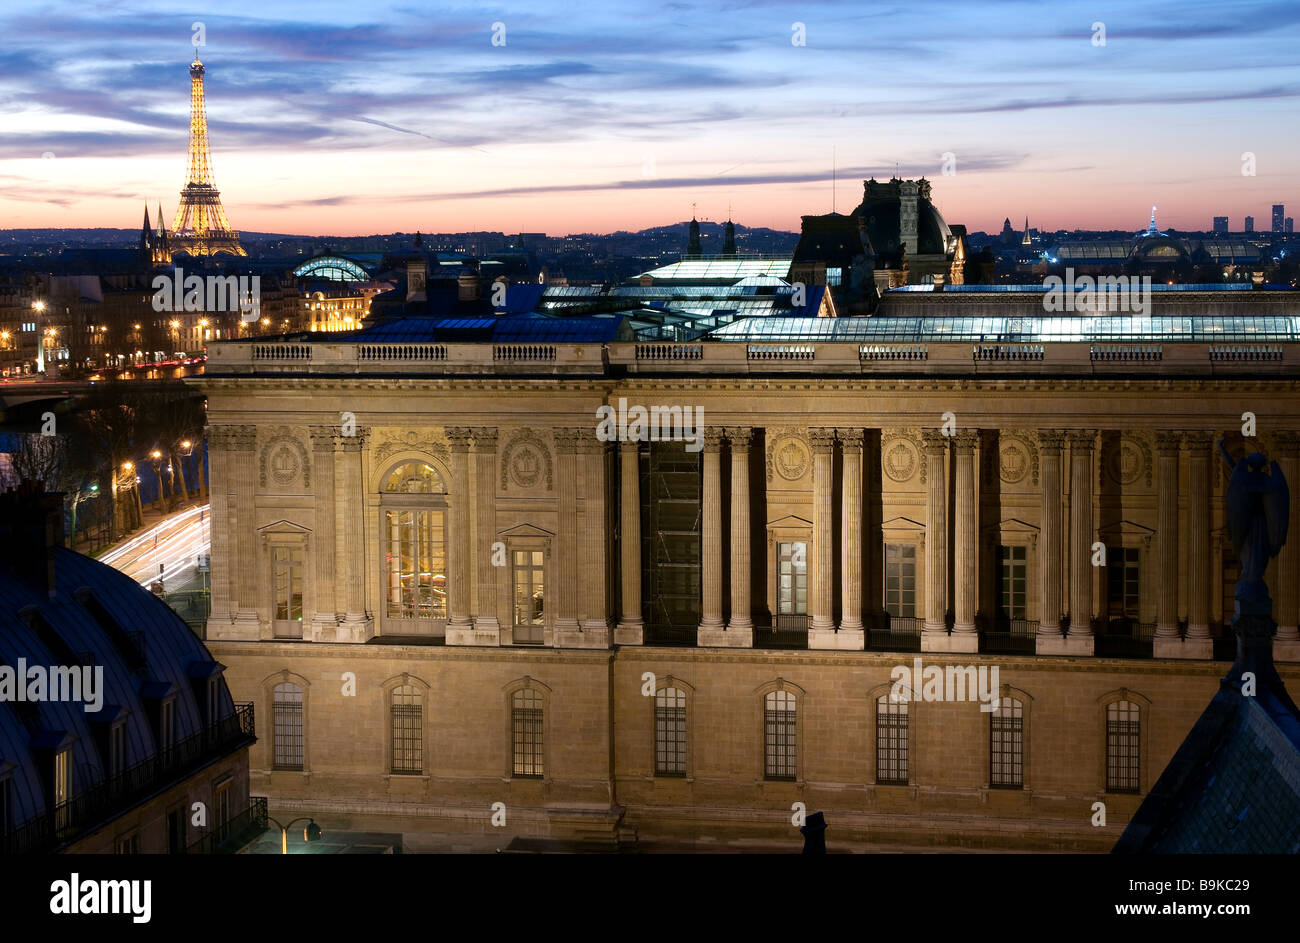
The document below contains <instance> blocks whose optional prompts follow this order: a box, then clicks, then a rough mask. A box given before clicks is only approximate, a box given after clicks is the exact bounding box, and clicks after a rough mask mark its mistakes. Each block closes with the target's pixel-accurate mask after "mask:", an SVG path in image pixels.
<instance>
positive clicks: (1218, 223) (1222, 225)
mask: <svg viewBox="0 0 1300 943" xmlns="http://www.w3.org/2000/svg"><path fill="white" fill-rule="evenodd" d="M1214 231H1215V232H1227V231H1228V217H1226V216H1216V217H1214Z"/></svg>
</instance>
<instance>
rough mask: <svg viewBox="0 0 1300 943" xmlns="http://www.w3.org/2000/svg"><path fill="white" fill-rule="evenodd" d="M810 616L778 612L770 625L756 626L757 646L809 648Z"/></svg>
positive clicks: (755, 637) (755, 644)
mask: <svg viewBox="0 0 1300 943" xmlns="http://www.w3.org/2000/svg"><path fill="white" fill-rule="evenodd" d="M808 621H809V619H808V616H807V615H806V614H803V613H798V614H796V613H785V612H778V613H776V614H774V615H773V616H772V624H771V625H770V626H762V625H760V626H755V627H754V647H755V648H807V647H808Z"/></svg>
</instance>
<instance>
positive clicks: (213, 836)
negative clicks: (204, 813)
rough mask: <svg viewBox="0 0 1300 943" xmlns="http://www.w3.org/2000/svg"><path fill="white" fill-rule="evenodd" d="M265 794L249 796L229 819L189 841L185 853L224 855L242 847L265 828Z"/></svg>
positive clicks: (266, 820)
mask: <svg viewBox="0 0 1300 943" xmlns="http://www.w3.org/2000/svg"><path fill="white" fill-rule="evenodd" d="M267 823H268V819H267V815H266V796H250V797H249V800H248V806H247V807H246V808H245V809H244V811H242V812H240V813H239V814H238V815H236V816H233V817H232V818H230V819H229V821H226V822H222V823H219V824H217V825H214V826H213V827H212V829H211V830H210V831H209V832H208V834H206V835H204V836H203V837H202V838H200V839H199V840H198V841H195V842H191V843H190V844H189V846H188V847H186V849H185V853H186V854H187V855H226V854H232V853H233V852H236V851H238V850H239V849H240V848H243V847H244V846H245V845H247V844H248V843H249V842H251V841H252V840H253V839H255V838H257V837H258V836H259V835H261V834H262V833H263V832H265V831H266V829H267Z"/></svg>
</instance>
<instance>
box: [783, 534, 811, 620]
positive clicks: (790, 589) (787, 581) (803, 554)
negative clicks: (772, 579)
mask: <svg viewBox="0 0 1300 943" xmlns="http://www.w3.org/2000/svg"><path fill="white" fill-rule="evenodd" d="M776 611H777V612H778V613H780V614H781V615H807V613H808V547H807V544H804V543H785V544H777V545H776Z"/></svg>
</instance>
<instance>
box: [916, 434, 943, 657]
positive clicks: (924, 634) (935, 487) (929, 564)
mask: <svg viewBox="0 0 1300 943" xmlns="http://www.w3.org/2000/svg"><path fill="white" fill-rule="evenodd" d="M921 437H922V440H923V442H924V444H925V462H926V468H927V470H928V471H927V473H928V478H927V482H926V491H925V622H924V623H923V625H922V629H921V650H922V651H945V650H946V649H947V646H948V625H947V621H948V619H947V616H948V489H947V487H946V480H945V477H944V460H945V458H946V457H947V455H948V437H947V436H945V435H943V434H942V433H940V432H939V431H938V430H937V429H926V430H925V431H924V432H923V433H922V434H921Z"/></svg>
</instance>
